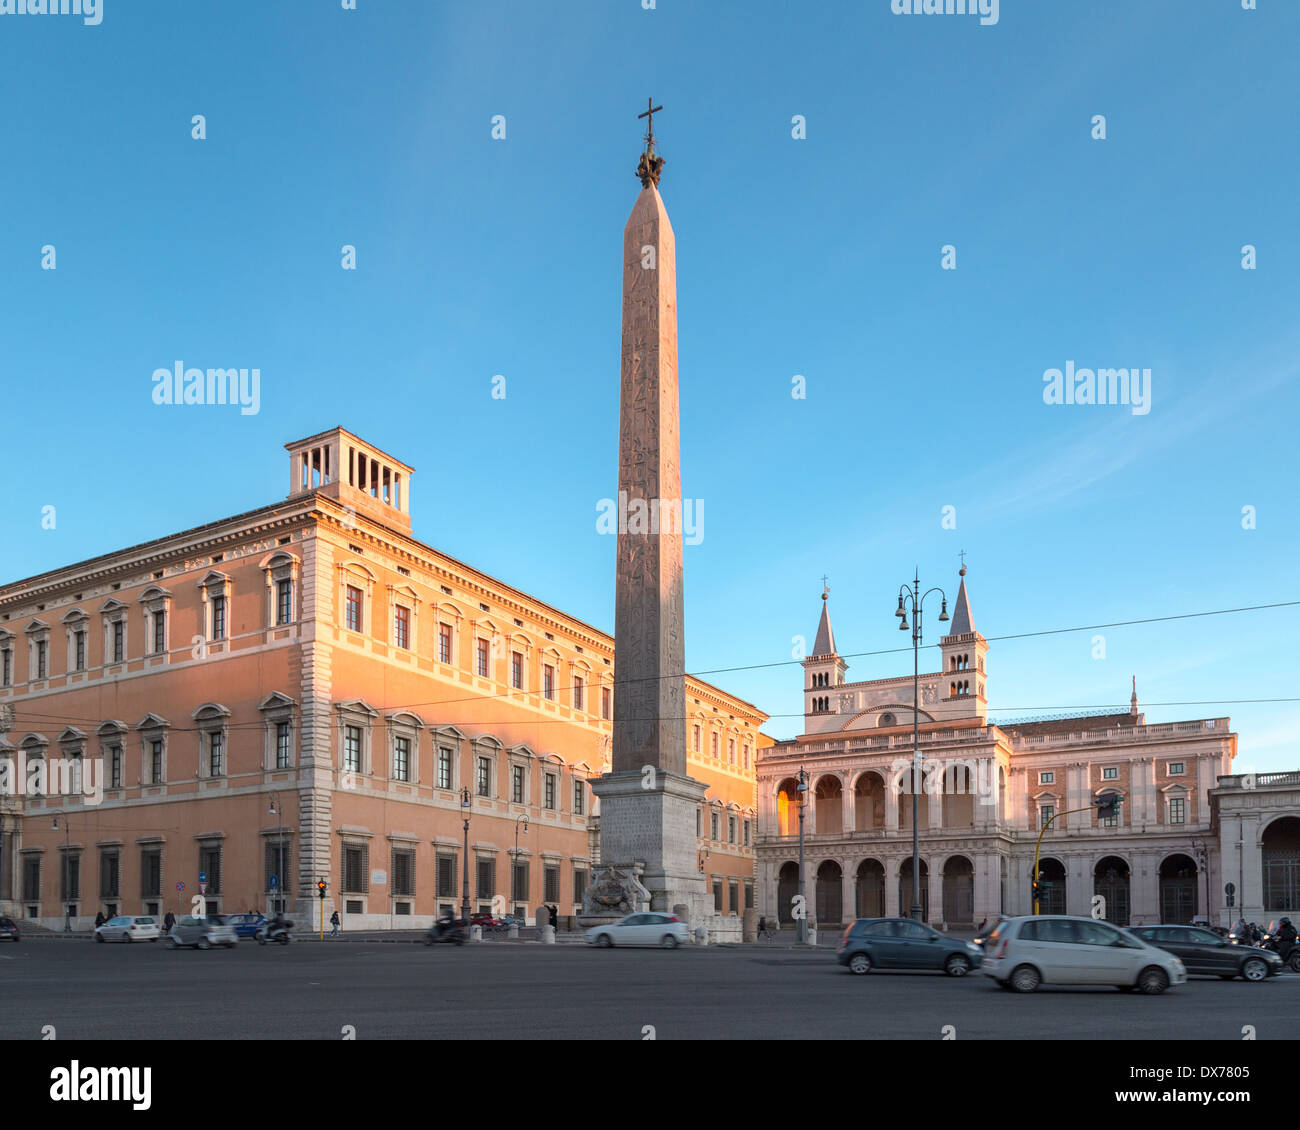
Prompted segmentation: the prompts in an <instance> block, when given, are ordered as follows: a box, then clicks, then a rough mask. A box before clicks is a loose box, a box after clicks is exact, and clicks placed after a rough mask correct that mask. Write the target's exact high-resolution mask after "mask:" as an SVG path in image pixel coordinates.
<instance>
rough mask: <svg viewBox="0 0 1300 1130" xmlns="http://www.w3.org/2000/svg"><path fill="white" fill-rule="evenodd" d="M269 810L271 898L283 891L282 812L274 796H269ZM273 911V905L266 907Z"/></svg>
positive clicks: (275, 897) (276, 896) (278, 895)
mask: <svg viewBox="0 0 1300 1130" xmlns="http://www.w3.org/2000/svg"><path fill="white" fill-rule="evenodd" d="M271 812H272V814H273V815H274V816H275V881H276V890H275V892H274V893H273V894H272V895H271V900H272V902H274V900H275V899H277V898H278V897H280V895H281V894H282V892H283V891H284V880H285V876H284V814H283V812H282V810H281V808H280V806H279V805H278V804H276V803H275V797H272V798H271ZM267 909H269V910H271V911H272V913H274V910H275V908H274V906H271V907H268V908H267Z"/></svg>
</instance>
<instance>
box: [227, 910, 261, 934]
mask: <svg viewBox="0 0 1300 1130" xmlns="http://www.w3.org/2000/svg"><path fill="white" fill-rule="evenodd" d="M225 919H226V925H227V926H233V927H234V928H235V936H236V937H239V938H255V937H257V931H258V930H260V929H261V928H262V927H263V926H264V925H266V915H265V914H227V915H225Z"/></svg>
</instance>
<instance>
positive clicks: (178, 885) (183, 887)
mask: <svg viewBox="0 0 1300 1130" xmlns="http://www.w3.org/2000/svg"><path fill="white" fill-rule="evenodd" d="M176 889H177V890H178V891H183V890H184V889H185V884H184V883H177V884H176Z"/></svg>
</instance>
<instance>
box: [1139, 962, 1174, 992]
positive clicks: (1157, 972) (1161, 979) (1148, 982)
mask: <svg viewBox="0 0 1300 1130" xmlns="http://www.w3.org/2000/svg"><path fill="white" fill-rule="evenodd" d="M1137 987H1138V991H1139V992H1141V993H1145V994H1146V995H1147V996H1155V995H1156V994H1157V993H1163V992H1164V991H1165V990H1166V989H1167V988H1169V977H1168V975H1167V974H1166V973H1165V971H1164V970H1163V969H1161V968H1160V967H1159V966H1157V965H1148V966H1147V967H1146V968H1145V969H1144V970H1142V972H1141V973H1139V974H1138V979H1137Z"/></svg>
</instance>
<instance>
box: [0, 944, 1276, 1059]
mask: <svg viewBox="0 0 1300 1130" xmlns="http://www.w3.org/2000/svg"><path fill="white" fill-rule="evenodd" d="M0 997H2V998H3V1002H4V1010H3V1016H4V1020H3V1028H2V1029H0V1035H3V1037H4V1038H6V1039H40V1038H41V1035H42V1031H43V1029H44V1028H45V1027H46V1026H47V1025H52V1026H53V1027H54V1030H55V1031H54V1035H55V1036H56V1037H57V1039H59V1040H82V1039H104V1038H109V1039H114V1038H115V1039H141V1038H150V1039H160V1038H162V1039H178V1040H186V1039H202V1038H206V1039H248V1038H254V1039H268V1038H269V1039H291V1040H317V1039H319V1040H338V1039H341V1038H342V1037H343V1036H345V1035H346V1034H347V1033H346V1032H345V1028H346V1027H347V1026H352V1028H353V1029H355V1038H356V1039H358V1040H365V1039H453V1038H457V1037H466V1036H468V1037H470V1038H493V1037H503V1038H509V1039H521V1038H522V1039H548V1040H555V1039H569V1038H574V1039H593V1038H595V1039H608V1040H641V1039H644V1038H646V1036H647V1035H648V1033H646V1031H645V1029H646V1026H653V1028H654V1037H655V1038H656V1039H660V1040H674V1039H731V1040H735V1039H764V1038H780V1039H800V1038H808V1039H826V1038H833V1039H858V1040H861V1039H878V1040H903V1039H931V1040H937V1039H941V1038H943V1036H944V1034H945V1033H944V1029H945V1026H948V1025H951V1026H952V1027H953V1029H955V1031H953V1032H952V1033H951V1035H952V1036H955V1038H957V1039H964V1040H981V1039H1036V1040H1040V1039H1057V1038H1074V1039H1090V1038H1091V1039H1116V1038H1122V1039H1140V1040H1141V1039H1146V1040H1182V1039H1223V1040H1240V1039H1242V1035H1243V1033H1242V1029H1243V1026H1244V1025H1251V1026H1253V1027H1254V1029H1255V1034H1256V1037H1257V1038H1258V1039H1260V1040H1282V1039H1289V1038H1291V1037H1292V1036H1293V1034H1294V1032H1295V1023H1296V1022H1295V1017H1296V1015H1297V1014H1298V1013H1300V976H1298V975H1294V974H1284V975H1282V976H1280V977H1276V978H1272V979H1270V980H1269V981H1266V982H1263V983H1260V984H1247V983H1246V982H1243V981H1233V982H1225V981H1220V980H1218V979H1217V978H1215V979H1199V978H1197V979H1193V980H1191V981H1189V982H1188V983H1187V984H1186V985H1182V986H1178V987H1176V988H1172V989H1170V990H1169V991H1168V992H1166V993H1165V994H1163V995H1162V996H1157V997H1144V996H1140V995H1137V994H1126V993H1119V992H1117V991H1116V990H1114V989H1084V988H1077V989H1074V988H1071V989H1055V990H1052V989H1042V990H1040V991H1039V992H1037V993H1034V994H1030V995H1023V996H1022V995H1019V994H1014V993H1008V992H1002V991H1000V990H998V989H997V988H996V987H995V986H994V985H993V984H992V982H991V981H990V980H989V979H988V978H986V977H984V976H982V975H980V974H978V973H973V974H971V975H970V976H968V977H965V978H959V979H953V978H948V977H944V976H942V975H933V974H925V973H886V972H880V973H872V974H870V975H868V976H865V977H856V976H854V975H852V974H850V973H848V972H847V971H846V970H844V969H842V968H841V967H840V966H838V965H837V964H836V962H835V958H834V956H833V954H831V953H830V952H829V951H826V950H822V951H800V950H784V949H766V948H759V947H740V948H723V947H710V948H707V949H695V948H693V947H686V948H683V949H679V950H676V951H662V950H619V949H614V950H596V949H591V948H588V947H587V946H574V945H566V946H541V945H538V944H536V943H531V944H519V943H514V944H511V943H484V944H480V945H466V946H463V947H454V946H434V947H425V946H421V945H409V944H392V943H379V942H375V943H364V942H350V943H347V944H341V943H333V944H331V943H330V942H328V941H327V942H325V943H324V944H321V943H320V942H317V941H296V942H294V943H293V944H292V945H290V946H288V947H279V946H265V947H262V946H258V945H256V944H253V943H251V942H241V943H240V944H239V947H238V948H237V949H234V950H212V951H209V952H199V951H197V950H179V951H170V950H168V949H167V948H166V947H165V944H164V943H161V942H159V943H156V944H152V943H145V944H140V943H137V944H136V945H133V946H123V945H96V944H94V943H92V942H82V941H64V940H32V941H26V940H25V941H23V942H22V943H20V944H18V945H6V946H3V947H0Z"/></svg>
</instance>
